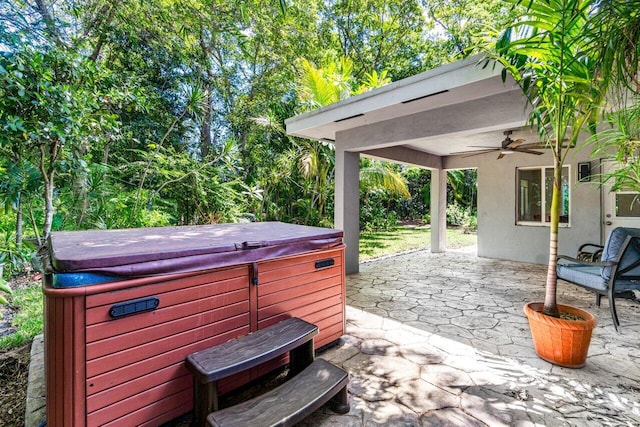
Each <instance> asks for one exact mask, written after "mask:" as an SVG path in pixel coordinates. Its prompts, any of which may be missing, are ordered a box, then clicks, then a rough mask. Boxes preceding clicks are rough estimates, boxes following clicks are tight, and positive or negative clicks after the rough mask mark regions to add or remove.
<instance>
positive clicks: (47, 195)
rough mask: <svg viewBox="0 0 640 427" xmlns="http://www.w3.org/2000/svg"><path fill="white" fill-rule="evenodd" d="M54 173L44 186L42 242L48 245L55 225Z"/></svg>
mask: <svg viewBox="0 0 640 427" xmlns="http://www.w3.org/2000/svg"><path fill="white" fill-rule="evenodd" d="M53 179H54V172H53V171H51V174H50V175H49V177H48V179H46V180H45V184H44V225H43V226H42V242H43V243H46V242H47V240H48V239H49V234H51V226H52V225H53V213H54V208H53V190H54V184H53Z"/></svg>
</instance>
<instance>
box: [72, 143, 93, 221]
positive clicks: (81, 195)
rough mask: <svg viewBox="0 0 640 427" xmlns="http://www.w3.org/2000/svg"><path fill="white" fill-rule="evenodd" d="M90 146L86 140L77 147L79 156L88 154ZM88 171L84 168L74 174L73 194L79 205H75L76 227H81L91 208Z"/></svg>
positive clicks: (80, 157)
mask: <svg viewBox="0 0 640 427" xmlns="http://www.w3.org/2000/svg"><path fill="white" fill-rule="evenodd" d="M88 150H89V148H88V146H87V143H86V142H83V143H82V144H80V146H79V147H78V149H77V153H76V154H77V156H78V158H79V159H82V158H83V157H84V156H86V155H87V152H88ZM88 185H89V184H88V180H87V171H86V170H84V169H81V170H77V171H75V173H74V174H73V196H74V201H75V204H76V205H77V206H79V207H74V210H75V211H76V212H77V214H76V227H78V228H80V226H81V225H82V223H83V221H84V218H85V217H86V215H87V212H88V210H89V191H88V188H87V187H88Z"/></svg>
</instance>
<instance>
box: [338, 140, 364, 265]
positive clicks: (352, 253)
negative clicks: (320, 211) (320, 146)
mask: <svg viewBox="0 0 640 427" xmlns="http://www.w3.org/2000/svg"><path fill="white" fill-rule="evenodd" d="M359 180H360V154H359V153H352V152H349V151H344V150H341V149H340V148H338V147H336V162H335V184H336V187H335V211H334V226H335V228H337V229H341V230H342V231H343V232H344V243H345V244H346V245H347V249H346V250H345V260H344V262H345V270H346V272H347V274H353V273H357V272H358V271H359V261H360V260H359V251H360V241H359V240H360V181H359Z"/></svg>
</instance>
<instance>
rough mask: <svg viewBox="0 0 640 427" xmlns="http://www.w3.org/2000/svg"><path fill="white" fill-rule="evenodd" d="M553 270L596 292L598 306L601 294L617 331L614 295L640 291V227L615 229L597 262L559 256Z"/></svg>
mask: <svg viewBox="0 0 640 427" xmlns="http://www.w3.org/2000/svg"><path fill="white" fill-rule="evenodd" d="M556 271H557V273H558V278H559V279H563V280H566V281H567V282H570V283H573V284H576V285H578V286H581V287H583V288H585V289H588V290H590V291H593V292H595V293H596V305H597V306H598V307H600V300H601V298H602V296H603V295H606V296H607V297H608V298H609V308H610V309H611V317H612V318H613V326H614V327H615V328H616V332H620V330H619V328H620V321H619V320H618V314H617V313H616V305H615V297H616V294H620V293H621V292H625V291H630V290H640V229H638V228H627V227H618V228H615V229H613V231H611V234H610V235H609V237H608V238H607V241H606V243H605V245H604V247H603V248H602V255H601V258H600V261H595V260H593V261H584V260H580V259H577V258H572V257H568V256H565V255H561V256H559V257H558V267H557V269H556Z"/></svg>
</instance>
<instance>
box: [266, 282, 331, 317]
mask: <svg viewBox="0 0 640 427" xmlns="http://www.w3.org/2000/svg"><path fill="white" fill-rule="evenodd" d="M310 288H311V289H313V288H312V287H310ZM303 291H308V289H304V290H303ZM293 293H294V290H292V292H291V293H289V298H287V293H286V292H279V295H275V296H272V297H273V298H270V299H271V300H272V301H271V302H272V304H270V305H269V306H266V307H263V308H261V309H260V310H258V321H260V320H263V319H264V318H266V317H268V316H273V313H276V312H278V311H279V312H282V313H289V312H290V311H292V310H294V309H296V308H299V307H307V306H309V305H311V304H313V303H314V302H316V301H319V300H323V299H326V298H331V297H332V296H335V295H340V284H339V283H337V284H334V285H333V286H331V287H328V288H326V289H322V290H319V291H316V292H312V293H301V295H293ZM298 293H300V292H298ZM307 314H308V313H307ZM302 319H303V320H304V316H302Z"/></svg>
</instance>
